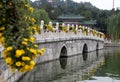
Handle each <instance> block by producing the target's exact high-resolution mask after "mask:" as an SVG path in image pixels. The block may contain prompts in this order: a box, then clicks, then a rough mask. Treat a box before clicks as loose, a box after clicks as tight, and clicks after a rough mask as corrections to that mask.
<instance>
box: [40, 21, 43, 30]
mask: <svg viewBox="0 0 120 82" xmlns="http://www.w3.org/2000/svg"><path fill="white" fill-rule="evenodd" d="M43 27H44V21H43V20H41V23H40V29H41V30H43Z"/></svg>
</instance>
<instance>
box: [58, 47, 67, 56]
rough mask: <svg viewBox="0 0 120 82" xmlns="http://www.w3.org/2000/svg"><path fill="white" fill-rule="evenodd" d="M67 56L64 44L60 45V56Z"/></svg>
mask: <svg viewBox="0 0 120 82" xmlns="http://www.w3.org/2000/svg"><path fill="white" fill-rule="evenodd" d="M62 57H67V48H66V47H65V46H63V47H62V49H61V52H60V58H62Z"/></svg>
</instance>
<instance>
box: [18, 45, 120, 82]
mask: <svg viewBox="0 0 120 82" xmlns="http://www.w3.org/2000/svg"><path fill="white" fill-rule="evenodd" d="M83 55H84V56H83ZM18 82H120V47H117V48H115V47H113V48H105V49H103V50H99V51H94V52H90V53H88V54H80V55H77V56H72V57H68V58H60V59H59V60H55V61H52V62H47V63H43V64H38V65H37V66H36V67H35V68H34V70H32V71H31V72H28V73H27V74H25V75H24V76H23V77H22V78H21V79H20V80H19V81H18Z"/></svg>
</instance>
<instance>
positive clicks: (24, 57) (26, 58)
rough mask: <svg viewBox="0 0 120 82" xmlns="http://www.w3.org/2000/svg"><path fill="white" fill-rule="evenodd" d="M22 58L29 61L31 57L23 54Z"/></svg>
mask: <svg viewBox="0 0 120 82" xmlns="http://www.w3.org/2000/svg"><path fill="white" fill-rule="evenodd" d="M22 60H23V61H29V60H30V57H26V56H23V57H22Z"/></svg>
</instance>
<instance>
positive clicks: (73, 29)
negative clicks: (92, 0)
mask: <svg viewBox="0 0 120 82" xmlns="http://www.w3.org/2000/svg"><path fill="white" fill-rule="evenodd" d="M69 30H72V32H74V34H77V31H76V29H75V27H73V26H71V27H70V28H69Z"/></svg>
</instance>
